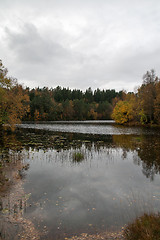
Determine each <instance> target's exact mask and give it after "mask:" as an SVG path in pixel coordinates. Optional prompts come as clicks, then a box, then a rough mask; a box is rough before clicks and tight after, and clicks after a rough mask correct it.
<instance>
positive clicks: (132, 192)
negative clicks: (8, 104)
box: [7, 122, 160, 239]
mask: <svg viewBox="0 0 160 240" xmlns="http://www.w3.org/2000/svg"><path fill="white" fill-rule="evenodd" d="M15 137H16V139H17V141H18V142H19V145H21V151H20V152H19V153H20V154H21V156H22V159H23V161H24V162H25V164H28V166H29V167H28V169H27V170H25V171H23V174H22V175H23V187H24V191H25V193H26V194H29V196H30V197H29V199H28V201H27V207H26V211H25V213H24V214H23V216H24V217H25V218H27V219H30V220H32V222H33V223H34V224H35V226H36V228H38V229H41V231H43V230H46V232H45V237H44V236H43V238H42V239H64V238H65V237H68V236H72V235H74V234H77V235H78V234H81V233H83V232H88V233H95V232H100V231H106V230H107V229H108V230H110V229H116V230H117V229H120V228H121V227H122V226H124V224H127V223H128V222H130V221H132V220H134V219H135V218H136V217H137V216H140V215H141V214H143V213H144V212H158V211H159V210H160V188H159V186H160V175H159V171H160V137H159V130H157V129H149V128H148V129H145V128H134V127H133V128H129V127H119V126H116V125H115V124H114V123H108V122H102V123H99V122H94V124H92V122H86V123H84V122H83V123H81V122H79V123H77V122H76V123H75V122H74V123H71V122H69V123H64V122H61V123H52V124H48V123H46V124H31V125H29V124H23V125H21V128H20V129H19V130H18V131H17V133H16V136H15ZM7 144H9V143H8V142H7ZM17 145H18V144H17ZM9 148H11V146H10V147H9ZM17 151H19V150H18V149H17ZM77 153H78V154H79V153H80V154H81V155H82V156H83V158H82V159H80V160H78V161H76V160H75V159H74V155H75V154H77ZM15 154H16V152H15Z"/></svg>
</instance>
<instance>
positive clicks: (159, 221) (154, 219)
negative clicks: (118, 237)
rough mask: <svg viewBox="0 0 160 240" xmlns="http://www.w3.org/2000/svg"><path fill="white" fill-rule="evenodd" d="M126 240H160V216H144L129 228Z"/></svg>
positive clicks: (125, 233)
mask: <svg viewBox="0 0 160 240" xmlns="http://www.w3.org/2000/svg"><path fill="white" fill-rule="evenodd" d="M124 236H125V240H159V239H160V214H157V215H155V214H150V215H148V214H144V215H143V216H142V217H140V218H137V219H136V220H135V222H134V223H131V224H129V225H128V226H127V228H126V229H125V232H124Z"/></svg>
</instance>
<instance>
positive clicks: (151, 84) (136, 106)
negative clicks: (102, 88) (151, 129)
mask: <svg viewBox="0 0 160 240" xmlns="http://www.w3.org/2000/svg"><path fill="white" fill-rule="evenodd" d="M112 118H113V119H115V121H116V122H117V123H120V124H126V123H127V124H134V125H135V124H141V125H147V124H158V125H159V124H160V79H159V77H158V76H156V74H155V71H154V70H151V71H147V73H146V74H145V75H144V76H143V83H142V85H141V86H140V87H139V88H138V89H137V92H136V93H126V94H123V99H122V100H120V101H118V102H117V104H116V106H115V108H114V110H113V114H112Z"/></svg>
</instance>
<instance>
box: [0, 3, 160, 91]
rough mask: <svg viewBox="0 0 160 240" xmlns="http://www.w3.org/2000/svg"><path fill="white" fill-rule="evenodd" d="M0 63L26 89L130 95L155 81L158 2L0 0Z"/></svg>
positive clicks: (159, 45) (159, 50)
mask: <svg viewBox="0 0 160 240" xmlns="http://www.w3.org/2000/svg"><path fill="white" fill-rule="evenodd" d="M0 59H2V62H3V64H4V65H5V66H6V67H7V68H8V70H9V75H10V76H13V77H15V78H17V79H18V82H19V83H23V84H24V86H29V87H31V88H32V87H38V86H39V87H44V86H48V87H53V88H54V87H56V86H58V85H60V86H62V87H70V88H78V89H82V90H85V89H87V88H88V87H91V88H92V89H96V88H100V89H111V88H114V89H116V90H122V89H125V90H127V91H133V90H134V87H136V86H140V85H141V83H142V76H143V74H144V73H146V71H147V70H150V69H152V68H154V69H155V70H156V73H157V75H158V76H160V1H159V0H134V1H131V0H0Z"/></svg>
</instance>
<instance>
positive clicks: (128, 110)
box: [112, 101, 134, 124]
mask: <svg viewBox="0 0 160 240" xmlns="http://www.w3.org/2000/svg"><path fill="white" fill-rule="evenodd" d="M133 117H134V114H133V108H132V105H131V103H129V102H127V101H119V102H118V103H117V104H116V106H115V108H114V109H113V113H112V118H113V119H114V120H115V121H116V122H117V123H119V124H123V123H127V122H129V121H131V120H132V119H133Z"/></svg>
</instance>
